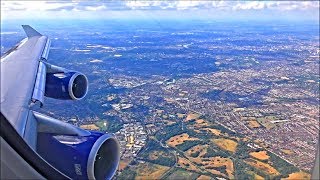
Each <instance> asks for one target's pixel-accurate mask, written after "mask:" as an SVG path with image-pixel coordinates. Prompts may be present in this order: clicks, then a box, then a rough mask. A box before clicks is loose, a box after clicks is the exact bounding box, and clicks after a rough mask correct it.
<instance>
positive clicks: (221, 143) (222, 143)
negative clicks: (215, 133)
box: [212, 138, 238, 153]
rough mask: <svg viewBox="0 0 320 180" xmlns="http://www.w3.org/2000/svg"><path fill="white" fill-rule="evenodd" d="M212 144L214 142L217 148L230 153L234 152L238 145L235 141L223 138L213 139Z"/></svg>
mask: <svg viewBox="0 0 320 180" xmlns="http://www.w3.org/2000/svg"><path fill="white" fill-rule="evenodd" d="M212 142H214V143H215V144H216V145H217V146H218V147H219V148H221V149H223V150H226V151H230V152H232V153H234V152H235V151H236V149H237V145H238V143H237V142H236V141H233V140H231V139H225V138H220V139H213V140H212Z"/></svg>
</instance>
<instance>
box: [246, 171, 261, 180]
mask: <svg viewBox="0 0 320 180" xmlns="http://www.w3.org/2000/svg"><path fill="white" fill-rule="evenodd" d="M247 173H248V174H251V175H253V178H254V180H264V178H263V177H262V176H259V175H258V174H256V173H255V172H253V171H248V172H247Z"/></svg>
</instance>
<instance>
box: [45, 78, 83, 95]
mask: <svg viewBox="0 0 320 180" xmlns="http://www.w3.org/2000/svg"><path fill="white" fill-rule="evenodd" d="M87 92H88V79H87V77H86V76H85V75H84V74H81V73H79V72H58V73H47V75H46V86H45V96H47V97H51V98H55V99H64V100H67V99H72V100H80V99H82V98H84V97H85V96H86V94H87Z"/></svg>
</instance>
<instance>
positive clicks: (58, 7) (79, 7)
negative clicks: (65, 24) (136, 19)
mask: <svg viewBox="0 0 320 180" xmlns="http://www.w3.org/2000/svg"><path fill="white" fill-rule="evenodd" d="M190 9H191V10H195V9H218V10H262V9H269V10H281V11H292V10H317V9H319V1H278V2H275V1H202V0H197V1H195V0H194V1H186V0H181V1H169V0H167V1H108V2H99V1H91V2H85V1H2V2H1V10H2V11H63V10H64V11H105V10H190Z"/></svg>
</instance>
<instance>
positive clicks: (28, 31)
mask: <svg viewBox="0 0 320 180" xmlns="http://www.w3.org/2000/svg"><path fill="white" fill-rule="evenodd" d="M22 28H23V30H24V32H25V33H26V35H27V36H28V38H31V37H34V36H42V34H40V33H39V32H38V31H36V30H34V29H33V28H32V27H31V26H29V25H22Z"/></svg>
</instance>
